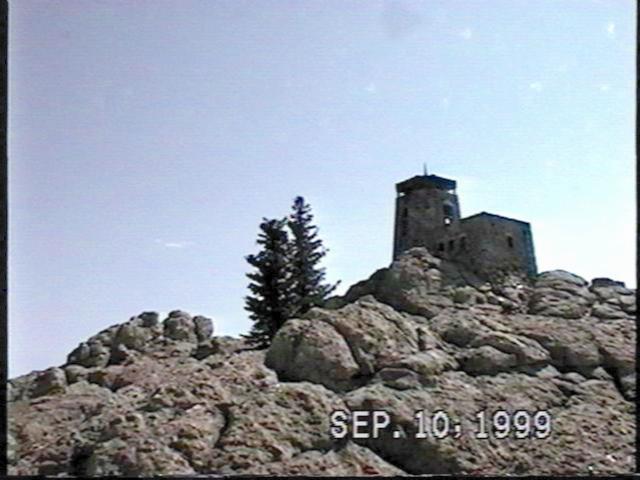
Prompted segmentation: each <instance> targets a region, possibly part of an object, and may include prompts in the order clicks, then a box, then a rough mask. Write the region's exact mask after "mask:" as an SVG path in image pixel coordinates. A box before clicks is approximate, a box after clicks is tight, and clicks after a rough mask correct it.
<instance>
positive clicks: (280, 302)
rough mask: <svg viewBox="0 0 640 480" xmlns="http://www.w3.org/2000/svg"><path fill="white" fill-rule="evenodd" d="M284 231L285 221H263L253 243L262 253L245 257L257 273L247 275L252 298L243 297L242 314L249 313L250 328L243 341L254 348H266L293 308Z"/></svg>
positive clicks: (289, 248) (249, 296) (289, 246)
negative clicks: (251, 321)
mask: <svg viewBox="0 0 640 480" xmlns="http://www.w3.org/2000/svg"><path fill="white" fill-rule="evenodd" d="M284 227H285V220H268V219H266V218H263V222H262V223H261V224H260V230H261V232H260V234H259V235H258V240H257V243H258V245H261V246H262V250H261V251H260V252H259V253H258V254H257V255H248V256H247V257H246V260H247V262H249V264H251V265H252V266H253V267H255V268H256V270H257V271H255V272H252V273H248V274H247V277H248V278H249V279H250V280H251V281H252V282H251V283H250V284H249V290H250V291H251V293H252V295H248V296H247V297H245V303H246V304H245V310H247V311H249V312H251V315H249V318H251V319H252V320H253V321H254V324H253V326H252V328H251V331H250V332H249V334H248V335H243V337H245V338H246V339H247V340H248V341H249V343H251V344H253V345H254V346H256V347H258V348H265V347H268V346H269V344H270V343H271V339H272V338H273V336H274V335H275V334H276V332H277V331H278V329H279V328H280V327H281V326H282V325H283V324H284V322H285V321H286V320H287V319H288V318H290V316H291V313H292V307H293V305H294V299H293V297H292V293H293V288H292V287H293V284H292V277H291V272H290V268H289V264H290V257H291V244H290V242H289V239H288V235H287V232H286V230H285V229H284Z"/></svg>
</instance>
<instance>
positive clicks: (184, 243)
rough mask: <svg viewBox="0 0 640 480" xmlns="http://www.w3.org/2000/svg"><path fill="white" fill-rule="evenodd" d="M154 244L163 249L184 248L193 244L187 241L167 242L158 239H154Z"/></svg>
mask: <svg viewBox="0 0 640 480" xmlns="http://www.w3.org/2000/svg"><path fill="white" fill-rule="evenodd" d="M155 242H156V243H158V244H160V245H162V246H163V247H165V248H186V247H189V246H191V245H193V243H194V242H190V241H187V240H183V241H172V242H167V241H164V240H160V239H159V238H156V239H155Z"/></svg>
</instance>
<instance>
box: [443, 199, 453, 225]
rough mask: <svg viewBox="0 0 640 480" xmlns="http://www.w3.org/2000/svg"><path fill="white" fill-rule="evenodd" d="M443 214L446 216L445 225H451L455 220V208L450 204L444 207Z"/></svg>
mask: <svg viewBox="0 0 640 480" xmlns="http://www.w3.org/2000/svg"><path fill="white" fill-rule="evenodd" d="M442 213H443V214H444V224H445V225H451V220H452V219H453V207H452V206H451V205H448V204H445V205H443V206H442Z"/></svg>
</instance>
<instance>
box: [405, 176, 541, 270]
mask: <svg viewBox="0 0 640 480" xmlns="http://www.w3.org/2000/svg"><path fill="white" fill-rule="evenodd" d="M396 192H397V198H396V217H395V231H394V241H393V258H394V260H395V259H396V258H397V257H398V255H400V253H402V252H403V251H404V250H407V249H409V248H411V247H426V248H427V249H429V251H430V252H431V253H432V254H434V255H436V256H438V257H441V258H445V259H450V260H455V261H456V262H459V263H462V264H464V265H466V266H467V267H468V268H469V269H471V270H472V271H474V272H475V273H476V274H478V275H479V276H480V277H484V278H490V277H492V276H493V275H495V274H497V273H505V272H512V273H517V272H519V273H524V274H525V275H527V276H529V277H532V276H535V275H536V274H537V267H536V258H535V254H534V251H533V239H532V237H531V226H530V225H529V223H527V222H523V221H521V220H515V219H513V218H507V217H502V216H500V215H494V214H492V213H487V212H481V213H477V214H475V215H472V216H470V217H466V218H460V204H459V202H458V195H457V194H456V182H455V180H450V179H448V178H443V177H438V176H436V175H427V174H426V173H425V174H424V175H416V176H415V177H413V178H410V179H408V180H405V181H403V182H400V183H397V184H396Z"/></svg>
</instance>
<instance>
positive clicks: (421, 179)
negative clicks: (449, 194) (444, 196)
mask: <svg viewBox="0 0 640 480" xmlns="http://www.w3.org/2000/svg"><path fill="white" fill-rule="evenodd" d="M425 187H435V188H438V189H440V190H455V189H456V181H455V180H450V179H448V178H444V177H438V176H437V175H416V176H415V177H412V178H410V179H408V180H404V181H403V182H400V183H396V192H398V193H400V192H407V191H409V190H416V189H419V188H425Z"/></svg>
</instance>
